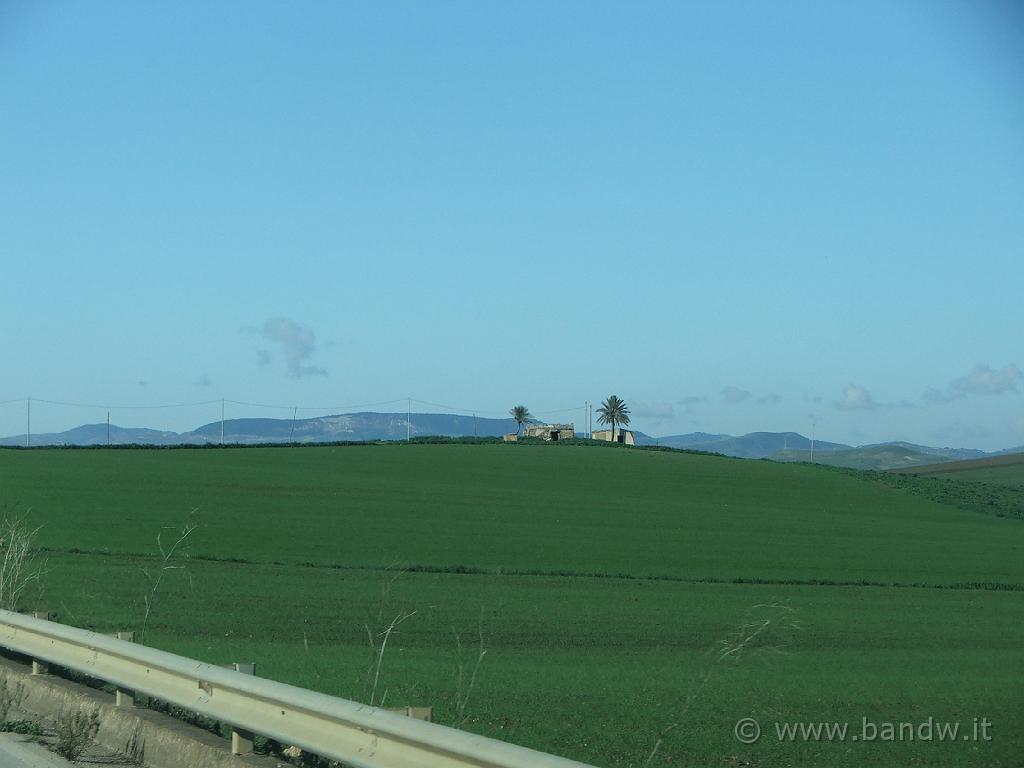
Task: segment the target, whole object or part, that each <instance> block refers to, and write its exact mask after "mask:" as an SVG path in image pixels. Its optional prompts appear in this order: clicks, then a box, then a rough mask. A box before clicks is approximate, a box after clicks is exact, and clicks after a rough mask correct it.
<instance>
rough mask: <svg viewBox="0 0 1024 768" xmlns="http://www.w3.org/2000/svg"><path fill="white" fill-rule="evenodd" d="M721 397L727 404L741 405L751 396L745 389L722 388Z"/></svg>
mask: <svg viewBox="0 0 1024 768" xmlns="http://www.w3.org/2000/svg"><path fill="white" fill-rule="evenodd" d="M721 394H722V397H723V398H725V402H727V403H742V402H743V401H744V400H749V399H750V398H751V397H752V395H751V393H750V392H748V391H747V390H745V389H740V388H739V387H733V386H728V387H722V392H721Z"/></svg>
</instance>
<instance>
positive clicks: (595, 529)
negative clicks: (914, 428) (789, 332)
mask: <svg viewBox="0 0 1024 768" xmlns="http://www.w3.org/2000/svg"><path fill="white" fill-rule="evenodd" d="M873 475H874V473H869V474H865V475H860V474H858V473H853V472H847V471H839V470H832V469H828V468H822V467H814V466H805V465H796V464H794V465H780V464H775V463H771V462H764V461H743V460H738V459H727V458H722V457H712V456H701V455H693V454H683V453H677V452H665V451H641V450H629V449H622V448H619V447H607V448H606V449H603V450H599V449H592V448H586V447H582V446H576V445H571V444H570V445H524V444H520V445H401V444H394V445H378V446H335V447H317V448H264V449H236V450H177V451H144V450H139V451H134V450H119V451H106V450H91V451H82V450H78V451H3V452H0V478H2V484H0V489H2V499H0V501H2V503H3V504H4V505H5V506H6V508H7V509H8V510H9V511H21V512H24V511H27V510H30V517H31V520H32V521H33V522H34V523H38V524H41V525H43V526H44V527H43V528H42V530H41V531H40V534H39V536H40V540H41V542H42V543H43V545H44V546H45V547H46V548H47V549H48V555H49V558H50V562H51V567H52V573H51V575H50V579H49V582H48V586H47V593H46V596H45V600H46V602H47V607H49V608H51V609H52V610H56V611H57V612H58V613H59V616H60V619H61V620H62V621H65V622H67V623H72V624H78V625H83V626H93V627H96V628H98V629H102V630H104V631H107V630H115V629H125V628H137V627H138V626H139V624H140V621H141V618H142V616H143V613H144V599H145V597H146V596H147V594H148V593H149V584H148V583H147V581H146V579H145V578H144V577H143V576H142V575H141V572H142V570H148V571H150V572H152V571H153V569H154V568H157V567H159V558H158V556H157V554H158V553H157V545H156V537H157V534H158V533H160V534H161V535H162V536H163V538H164V541H165V542H166V541H167V540H168V537H173V536H174V535H175V532H176V531H177V530H180V528H181V526H182V525H183V524H184V521H185V519H186V517H187V516H189V514H190V513H192V519H193V520H194V521H195V522H197V523H198V525H199V528H198V529H197V530H196V532H195V533H194V534H193V535H192V536H191V537H190V538H189V539H188V541H187V542H186V546H185V548H184V550H183V551H184V552H186V553H187V554H188V559H182V560H180V562H179V564H181V565H185V566H186V567H185V568H184V569H182V570H180V571H173V572H169V574H168V578H166V580H165V583H164V587H163V588H162V591H161V594H160V595H159V596H158V599H157V600H156V602H155V603H154V609H153V615H152V617H151V622H150V628H149V633H148V639H147V642H149V643H151V644H153V645H157V646H158V647H162V648H166V649H168V650H172V651H175V652H181V653H186V654H188V655H191V656H194V657H197V658H202V659H205V660H210V661H216V662H229V661H240V660H252V659H255V660H256V661H257V662H258V664H259V670H260V674H262V675H266V676H269V677H274V678H277V679H283V680H286V681H288V682H293V683H296V684H299V685H305V686H309V687H313V688H317V689H320V690H324V691H326V692H329V693H334V694H338V695H343V696H347V697H351V698H356V699H359V700H363V701H368V700H370V699H371V698H374V700H375V701H376V702H379V701H380V700H381V698H382V697H385V695H386V703H387V704H396V705H400V704H414V705H432V706H434V707H435V708H436V714H437V719H439V720H440V721H442V722H446V723H449V724H454V725H460V724H461V725H462V726H463V727H465V728H468V729H470V730H474V731H477V732H480V733H484V734H487V735H490V736H495V737H498V738H506V739H509V740H511V741H514V742H517V743H521V744H525V745H528V746H533V747H536V748H540V749H544V750H547V751H552V752H555V753H558V754H563V755H566V756H569V757H574V758H577V759H581V760H586V761H589V762H593V763H596V764H598V765H608V766H639V765H642V764H643V763H644V761H645V759H646V757H647V755H648V754H649V753H650V750H651V748H652V746H653V745H654V744H655V743H656V741H657V738H658V735H659V733H661V732H662V731H663V730H664V729H665V728H666V727H668V726H670V725H672V724H673V723H675V722H677V721H680V720H681V721H682V725H680V726H679V727H677V728H675V729H672V730H671V731H670V735H669V736H667V737H666V739H665V741H664V743H663V746H662V747H661V749H660V750H659V752H658V754H657V756H656V758H655V760H654V762H653V763H652V764H653V765H662V766H670V765H672V766H675V765H689V764H699V765H722V766H725V765H738V764H745V765H751V766H790V765H807V766H810V765H823V764H829V765H839V766H855V765H861V764H863V763H864V762H866V761H871V762H874V763H876V764H906V763H907V762H917V763H920V764H926V765H943V766H945V765H949V766H953V765H963V766H967V765H991V766H996V765H1002V764H1005V763H1006V762H1007V760H1008V757H1009V756H1010V755H1014V754H1018V753H1019V750H1020V747H1021V745H1022V740H1021V736H1020V734H1019V733H1018V734H1016V735H1014V734H1013V733H1012V731H1011V729H1010V727H1009V721H1008V720H1006V717H1008V716H1009V715H1010V713H1012V712H1020V711H1024V696H1022V692H1021V690H1020V687H1019V685H1016V684H1015V683H1014V682H1013V681H1014V680H1019V679H1020V677H1021V675H1022V674H1024V659H1022V655H1021V653H1020V651H1019V626H1020V624H1021V621H1022V620H1024V557H1022V553H1024V524H1022V522H1021V520H1018V519H1014V518H1013V517H1010V516H1003V517H999V516H997V515H995V514H984V515H982V514H977V513H975V512H969V511H964V510H963V509H959V508H956V507H955V506H952V505H950V504H948V503H938V502H937V501H935V499H934V498H932V497H930V496H928V495H927V494H917V495H915V494H914V493H911V492H908V489H907V488H901V487H891V486H890V485H888V484H887V482H889V481H888V480H885V481H880V480H878V479H877V478H875V477H874V476H873ZM889 477H891V478H892V480H893V481H909V482H915V481H916V482H925V481H926V479H925V478H920V479H915V478H899V477H896V476H889ZM193 510H195V511H194V512H192V511H193ZM407 614H410V615H409V617H408V618H407V619H406V620H404V621H403V622H402V623H401V625H400V627H399V630H398V631H397V632H396V633H395V634H394V635H393V636H392V637H391V638H390V642H389V646H388V651H387V656H386V657H385V658H384V660H383V661H382V663H381V668H382V674H381V678H380V681H379V685H378V687H377V688H376V689H374V688H373V686H372V682H371V679H372V675H370V674H369V672H370V671H371V670H372V669H373V667H374V663H375V657H374V655H373V646H374V643H379V638H380V637H381V633H382V632H383V631H384V630H385V629H386V627H387V626H388V624H389V622H391V621H392V620H394V619H395V618H397V617H400V616H405V615H407ZM766 616H767V617H768V619H767V620H768V621H769V623H770V625H771V629H772V631H771V632H768V633H765V634H764V635H763V636H761V638H760V639H759V646H758V647H757V648H754V647H752V648H750V649H749V651H750V652H749V653H745V654H743V656H744V658H743V659H742V661H741V663H739V664H726V665H721V666H720V667H719V666H715V665H714V662H713V657H712V656H709V655H708V651H709V650H710V649H713V648H715V647H717V646H719V644H720V643H721V642H722V641H723V640H725V641H728V639H729V638H731V637H734V636H735V633H736V632H737V628H738V627H741V626H742V625H744V624H746V625H749V624H750V622H758V621H763V620H765V617H766ZM374 638H377V639H376V640H374ZM480 650H486V651H487V653H486V654H485V655H484V661H483V662H482V663H481V666H480V670H479V674H478V676H477V677H476V679H475V680H476V682H475V684H474V687H473V688H472V689H471V690H470V691H469V692H468V700H467V690H466V688H467V681H468V680H469V679H470V677H469V675H470V671H471V670H472V668H473V667H474V665H475V662H476V659H477V658H479V651H480ZM709 665H711V666H710V667H709ZM709 669H710V670H711V671H712V672H713V674H709ZM695 681H704V682H701V683H699V695H697V696H696V698H695V699H693V701H692V703H691V706H690V708H689V709H688V710H687V714H686V715H685V716H684V715H682V714H681V712H682V710H683V708H684V702H685V701H686V700H687V699H688V697H690V698H693V695H694V694H693V691H694V686H695V684H697V683H696V682H695ZM922 713H923V715H922ZM963 713H971V715H970V716H972V717H973V716H974V715H975V714H977V715H983V714H986V713H987V716H988V718H989V719H990V720H994V721H997V722H1001V723H1004V730H1003V731H1001V733H1003V734H1005V735H1004V736H1003V737H1002V738H1001V739H999V740H994V741H992V742H985V743H978V744H974V743H972V744H969V745H968V744H936V743H923V742H919V743H914V744H909V745H908V744H875V745H872V746H871V747H870V748H869V749H867V751H865V748H862V747H861V746H860V745H851V744H828V743H824V744H823V743H814V744H807V743H803V744H799V743H797V744H794V743H788V744H787V743H780V742H778V741H777V740H775V739H765V740H763V741H762V742H760V743H758V744H755V745H750V746H747V745H743V744H739V743H738V742H736V740H735V739H734V738H733V735H732V727H733V724H734V723H735V722H736V720H738V719H739V718H741V717H749V716H754V717H759V718H761V719H764V720H765V724H766V725H765V727H767V723H768V722H770V720H771V719H785V720H814V721H822V720H829V721H832V720H840V721H850V722H851V723H854V722H856V723H858V724H859V722H860V719H861V718H862V717H868V718H875V719H878V720H886V719H889V720H894V719H907V720H911V719H913V720H915V721H916V720H919V719H922V717H928V716H933V717H934V718H936V719H948V720H957V719H963V717H964V716H963ZM1000 717H1003V719H1002V720H999V718H1000ZM968 719H969V718H968ZM997 732H999V731H997Z"/></svg>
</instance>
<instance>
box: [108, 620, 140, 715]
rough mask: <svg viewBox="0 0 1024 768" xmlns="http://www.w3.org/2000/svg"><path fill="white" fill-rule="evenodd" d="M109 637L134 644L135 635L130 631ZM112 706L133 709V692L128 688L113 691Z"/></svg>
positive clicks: (116, 633)
mask: <svg viewBox="0 0 1024 768" xmlns="http://www.w3.org/2000/svg"><path fill="white" fill-rule="evenodd" d="M110 636H111V637H116V638H117V639H118V640H126V641H128V642H129V643H134V642H135V633H134V632H132V631H130V630H129V631H128V632H115V633H113V634H112V635H110ZM114 706H117V707H134V706H135V691H133V690H130V689H128V688H118V689H116V690H115V691H114Z"/></svg>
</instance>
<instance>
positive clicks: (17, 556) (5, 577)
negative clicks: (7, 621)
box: [0, 517, 46, 611]
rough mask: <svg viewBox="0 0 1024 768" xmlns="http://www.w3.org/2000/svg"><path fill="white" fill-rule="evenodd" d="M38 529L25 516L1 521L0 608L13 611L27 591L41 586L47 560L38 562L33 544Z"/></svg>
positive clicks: (6, 518) (16, 608)
mask: <svg viewBox="0 0 1024 768" xmlns="http://www.w3.org/2000/svg"><path fill="white" fill-rule="evenodd" d="M38 532H39V528H30V527H29V526H28V525H27V524H26V523H25V518H24V517H4V518H3V519H0V608H3V609H4V610H8V611H16V610H18V608H19V603H20V602H21V600H22V598H23V597H24V596H25V593H26V591H27V590H28V589H29V588H30V587H33V586H39V587H41V586H42V579H43V576H44V575H45V574H46V561H45V560H40V559H39V556H38V552H37V550H36V549H35V547H34V546H33V541H34V539H35V536H36V534H37V533H38Z"/></svg>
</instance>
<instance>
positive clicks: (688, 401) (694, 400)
mask: <svg viewBox="0 0 1024 768" xmlns="http://www.w3.org/2000/svg"><path fill="white" fill-rule="evenodd" d="M707 401H708V399H707V397H706V396H704V395H688V396H687V397H681V398H679V399H678V400H677V401H676V403H678V404H679V405H685V406H687V407H689V406H691V405H699V404H700V403H706V402H707Z"/></svg>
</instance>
